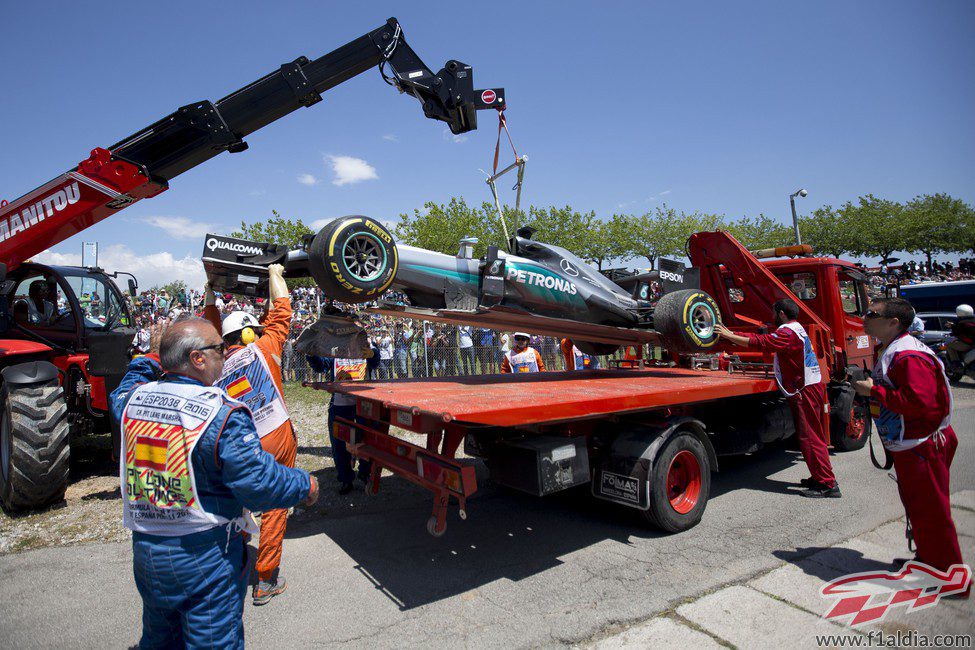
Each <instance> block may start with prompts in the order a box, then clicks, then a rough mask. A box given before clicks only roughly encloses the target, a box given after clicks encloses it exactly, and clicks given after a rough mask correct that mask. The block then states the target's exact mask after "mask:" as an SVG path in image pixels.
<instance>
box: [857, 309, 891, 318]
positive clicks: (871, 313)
mask: <svg viewBox="0 0 975 650" xmlns="http://www.w3.org/2000/svg"><path fill="white" fill-rule="evenodd" d="M863 318H864V319H873V318H891V317H890V316H885V315H884V314H881V313H880V312H879V311H874V310H872V309H871V310H868V311H867V313H866V314H864V315H863Z"/></svg>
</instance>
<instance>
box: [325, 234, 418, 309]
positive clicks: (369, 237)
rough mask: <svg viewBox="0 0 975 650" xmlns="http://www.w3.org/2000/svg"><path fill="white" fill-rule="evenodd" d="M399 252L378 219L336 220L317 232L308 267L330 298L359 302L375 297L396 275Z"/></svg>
mask: <svg viewBox="0 0 975 650" xmlns="http://www.w3.org/2000/svg"><path fill="white" fill-rule="evenodd" d="M398 268H399V255H398V254H397V252H396V242H394V241H393V236H392V235H390V234H389V231H388V230H386V228H385V227H383V225H382V224H381V223H379V222H378V221H376V220H375V219H370V218H369V217H364V216H361V215H353V216H349V217H342V218H341V219H336V220H335V221H333V222H332V223H330V224H328V225H327V226H325V227H324V228H322V229H321V230H320V231H318V234H317V235H315V238H314V239H313V240H312V243H311V246H310V247H309V249H308V270H309V272H310V273H311V276H312V277H313V278H314V279H315V282H316V283H318V286H319V287H320V288H321V290H322V291H323V292H324V293H325V296H326V297H328V298H333V299H335V300H338V301H340V302H347V303H360V302H367V301H369V300H375V299H376V298H377V297H379V295H380V294H381V293H383V292H384V291H386V289H388V288H389V286H390V285H391V284H392V283H393V280H394V279H395V278H396V271H397V269H398Z"/></svg>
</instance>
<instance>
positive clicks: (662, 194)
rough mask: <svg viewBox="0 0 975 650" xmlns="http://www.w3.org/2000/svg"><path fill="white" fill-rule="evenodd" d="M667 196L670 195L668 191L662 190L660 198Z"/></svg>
mask: <svg viewBox="0 0 975 650" xmlns="http://www.w3.org/2000/svg"><path fill="white" fill-rule="evenodd" d="M668 194H670V190H664V191H663V192H661V193H660V196H667V195H668Z"/></svg>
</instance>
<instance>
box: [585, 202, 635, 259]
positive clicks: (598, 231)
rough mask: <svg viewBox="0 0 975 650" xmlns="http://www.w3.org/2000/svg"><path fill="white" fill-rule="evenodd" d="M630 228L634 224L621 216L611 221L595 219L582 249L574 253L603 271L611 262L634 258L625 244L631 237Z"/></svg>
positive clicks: (616, 216) (614, 217)
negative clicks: (604, 265)
mask: <svg viewBox="0 0 975 650" xmlns="http://www.w3.org/2000/svg"><path fill="white" fill-rule="evenodd" d="M630 228H632V224H631V223H630V222H629V221H628V220H627V219H626V218H625V217H623V216H621V215H614V216H613V218H611V219H610V220H609V221H602V220H601V219H594V220H593V222H592V224H591V226H590V228H589V232H588V234H587V236H586V238H585V239H584V240H583V241H582V242H581V248H579V249H578V250H575V251H573V252H574V253H576V254H577V255H579V257H581V258H582V259H584V260H586V261H587V262H589V263H591V264H595V265H596V268H598V269H599V270H600V271H601V270H602V269H603V264H605V263H606V262H608V261H609V260H613V259H627V258H628V257H631V256H632V253H631V252H630V251H628V250H627V245H626V243H625V242H626V241H627V238H628V237H629V236H630V235H629V234H628V233H627V232H626V231H627V229H630Z"/></svg>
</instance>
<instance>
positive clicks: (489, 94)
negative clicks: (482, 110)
mask: <svg viewBox="0 0 975 650" xmlns="http://www.w3.org/2000/svg"><path fill="white" fill-rule="evenodd" d="M497 98H498V95H497V94H496V93H495V92H494V91H493V90H491V89H490V88H488V89H487V90H485V91H484V92H482V93H481V101H482V102H484V103H485V104H493V103H494V100H495V99H497Z"/></svg>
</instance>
